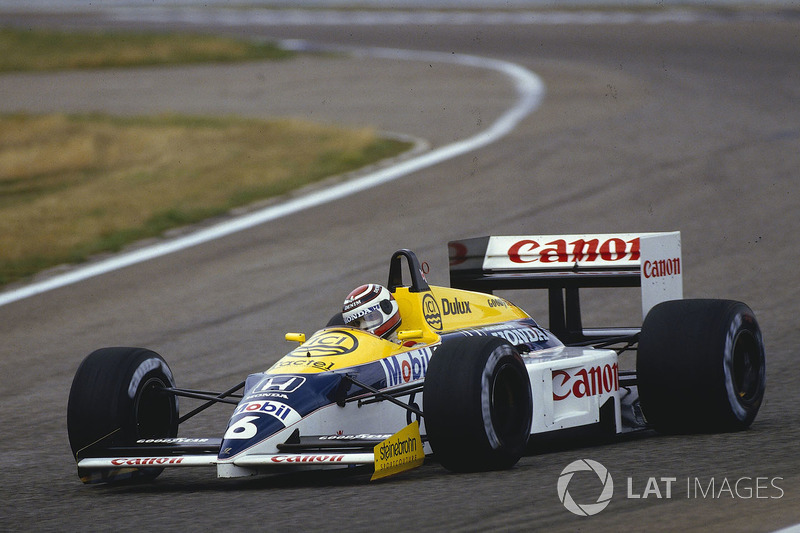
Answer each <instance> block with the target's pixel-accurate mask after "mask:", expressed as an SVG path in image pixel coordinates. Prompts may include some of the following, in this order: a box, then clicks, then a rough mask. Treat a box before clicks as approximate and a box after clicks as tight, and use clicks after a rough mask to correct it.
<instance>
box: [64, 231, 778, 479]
mask: <svg viewBox="0 0 800 533" xmlns="http://www.w3.org/2000/svg"><path fill="white" fill-rule="evenodd" d="M449 250H450V284H451V287H438V286H431V285H429V284H428V282H427V280H426V279H425V276H424V275H423V269H422V268H421V265H420V262H419V260H418V259H417V257H416V256H415V254H414V253H413V252H411V251H409V250H399V251H397V252H395V253H394V254H393V255H392V257H391V259H390V262H389V278H388V284H387V286H386V287H382V286H380V285H365V286H363V287H360V288H359V289H358V290H356V291H353V293H351V296H349V297H348V300H346V301H345V305H344V307H343V310H342V311H341V312H336V313H335V314H334V317H333V318H332V319H331V321H330V323H329V324H328V325H327V326H326V327H323V328H322V329H320V330H319V331H317V332H315V333H313V334H311V335H310V336H309V337H308V338H306V336H305V335H304V334H301V333H288V334H286V338H287V340H289V341H295V342H297V343H298V345H297V346H296V347H294V349H292V350H291V351H289V353H287V354H286V355H284V356H283V357H282V358H281V359H279V360H278V361H277V362H276V363H275V364H273V365H272V367H270V368H269V369H268V370H266V371H262V372H256V373H253V374H251V375H249V376H247V378H246V379H245V380H244V381H243V382H241V383H239V384H236V385H234V386H232V387H231V388H229V389H228V390H225V391H221V392H209V391H202V390H191V389H185V388H179V387H177V386H176V384H175V380H174V379H173V375H172V372H171V371H170V368H169V366H168V365H167V363H166V362H165V360H164V359H163V358H162V357H161V356H160V355H158V354H156V353H154V352H152V351H150V350H147V349H141V348H103V349H100V350H97V351H95V352H93V353H91V354H90V355H89V356H88V357H86V359H84V361H83V362H82V363H81V365H80V367H79V368H78V370H77V373H76V375H75V378H74V381H73V384H72V389H71V391H70V396H69V406H68V431H69V441H70V445H71V447H72V451H73V454H74V457H75V459H76V461H77V466H78V474H79V476H80V478H81V480H83V481H84V482H86V483H96V482H111V481H119V480H125V479H135V478H139V479H152V478H154V477H156V476H157V475H158V474H159V473H161V472H162V471H163V469H164V468H172V467H212V468H215V469H216V474H217V476H219V477H223V478H232V477H241V476H251V475H255V474H265V473H270V472H280V471H286V470H292V469H294V470H300V469H310V468H315V469H318V468H342V467H350V466H355V465H362V466H367V467H371V468H373V469H374V475H373V478H378V477H383V476H386V475H390V474H394V473H397V472H400V471H403V470H406V469H408V468H411V467H414V466H418V465H420V464H422V462H423V461H424V458H425V456H426V455H428V454H433V456H434V458H435V459H436V460H437V461H438V463H439V464H441V465H442V466H444V467H445V468H447V469H449V470H452V471H459V472H462V471H479V470H492V469H504V468H510V467H512V466H513V465H514V464H515V463H516V462H517V461H518V460H519V458H520V457H521V456H522V454H523V453H524V452H525V450H526V447H527V443H528V440H529V438H530V437H531V436H539V435H543V434H554V433H555V432H558V431H561V430H570V429H571V428H582V427H588V428H592V429H601V430H604V431H608V432H610V433H615V434H620V433H625V432H629V431H633V430H640V429H654V430H656V431H659V432H680V433H686V432H708V431H734V430H742V429H745V428H747V427H749V426H750V424H751V423H752V422H753V419H754V418H755V416H756V413H757V412H758V409H759V407H760V404H761V401H762V398H763V395H764V388H765V355H764V346H763V341H762V337H761V331H760V329H759V326H758V323H757V322H756V317H755V316H754V314H753V312H752V311H751V310H750V308H749V307H748V306H747V305H745V304H743V303H741V302H736V301H730V300H685V299H683V289H682V274H683V272H682V263H681V243H680V234H679V233H642V234H604V235H561V236H540V235H529V236H500V237H497V236H495V237H481V238H474V239H467V240H462V241H454V242H451V243H449ZM597 287H612V288H616V287H640V288H641V290H640V291H633V292H635V293H636V294H639V292H640V294H641V303H642V313H643V314H642V316H643V317H644V319H643V322H642V324H641V327H632V328H625V327H610V328H609V327H606V328H602V329H601V328H590V327H585V326H584V325H583V324H582V316H581V310H580V298H579V293H580V291H581V289H586V288H597ZM520 289H544V291H546V293H547V295H548V313H549V324H548V328H547V329H545V328H544V327H542V326H541V325H540V324H539V323H538V322H536V321H535V320H534V319H533V318H532V317H531V316H529V315H528V314H527V313H526V312H525V311H523V310H522V309H520V308H519V307H517V306H515V305H514V304H512V303H511V302H510V301H508V300H507V299H505V298H502V297H501V296H499V295H498V294H496V293H497V292H498V291H500V292H501V291H505V290H513V291H518V290H520ZM359 291H360V292H359ZM381 291H385V292H381ZM628 292H629V293H630V292H632V291H628ZM381 295H383V296H381ZM373 297H374V298H373ZM365 298H366V299H365ZM370 298H373V299H371V300H370ZM364 302H366V304H364ZM362 304H364V305H366V306H367V307H364V308H360V307H359V305H362ZM362 307H363V306H362ZM377 311H380V313H382V314H383V315H384V316H390V315H391V316H392V317H393V316H394V313H396V312H399V315H400V319H399V320H394V321H393V322H392V323H391V324H392V325H393V328H392V332H391V335H383V336H380V335H379V334H375V333H374V332H371V331H369V330H368V329H369V328H367V329H366V330H365V329H364V327H363V326H364V322H363V321H362V320H361V319H363V318H366V317H367V316H368V315H371V314H372V313H373V312H377ZM332 312H333V310H332ZM356 325H357V326H359V327H355V326H356ZM627 351H631V352H635V370H623V369H621V368H620V363H619V357H620V355H621V354H623V353H624V352H627ZM629 366H633V364H631V365H629ZM179 397H184V398H191V399H194V400H199V401H200V403H199V404H198V406H197V407H196V408H194V409H192V410H190V411H189V412H187V413H185V414H180V413H179V411H178V398H179ZM218 403H219V404H230V405H232V407H231V409H232V412H231V415H230V420H229V422H228V425H227V427H226V428H220V434H218V435H216V436H213V437H203V438H198V437H194V436H178V427H179V425H180V424H181V423H182V422H184V421H185V420H187V419H188V418H190V417H192V416H195V415H197V414H199V413H202V412H203V411H204V410H205V409H206V408H207V407H209V406H211V405H213V404H218ZM561 434H562V435H563V433H561Z"/></svg>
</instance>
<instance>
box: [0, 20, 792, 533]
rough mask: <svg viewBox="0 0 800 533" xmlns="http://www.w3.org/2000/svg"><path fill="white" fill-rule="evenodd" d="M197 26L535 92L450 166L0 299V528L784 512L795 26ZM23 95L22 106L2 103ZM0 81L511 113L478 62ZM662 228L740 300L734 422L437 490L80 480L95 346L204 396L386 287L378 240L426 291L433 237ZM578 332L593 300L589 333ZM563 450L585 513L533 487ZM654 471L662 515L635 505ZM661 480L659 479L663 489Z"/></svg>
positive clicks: (32, 90)
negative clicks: (757, 375) (500, 63)
mask: <svg viewBox="0 0 800 533" xmlns="http://www.w3.org/2000/svg"><path fill="white" fill-rule="evenodd" d="M37 20H38V21H39V22H44V23H54V21H53V20H44V19H37ZM59 22H60V23H64V22H68V21H67V20H66V18H64V17H61V20H60V21H59ZM89 22H91V23H92V24H97V25H103V24H106V23H104V22H102V21H99V20H98V21H89ZM25 23H32V22H29V21H26V22H25ZM84 23H87V21H82V24H84ZM209 29H212V30H214V31H216V30H217V29H219V31H226V32H231V31H233V32H235V33H237V34H240V35H246V36H253V37H270V38H306V39H310V40H312V41H314V42H320V43H331V44H345V45H353V46H386V47H393V48H403V49H418V50H434V51H444V52H456V53H459V54H474V55H478V56H486V57H494V58H500V59H504V60H508V61H512V62H515V63H517V64H520V65H523V66H525V67H526V68H529V69H531V70H533V71H535V72H536V73H537V74H538V75H539V76H540V77H541V78H542V79H543V80H544V82H545V84H546V86H547V95H546V97H545V99H544V101H543V103H542V106H541V108H539V109H538V110H537V111H536V112H535V113H533V114H531V115H530V116H529V117H527V118H526V119H525V120H524V121H523V122H522V123H521V124H520V125H519V126H518V127H517V128H516V129H515V130H514V131H513V132H512V133H510V134H509V135H508V136H506V137H504V138H503V139H501V140H500V141H498V142H496V143H494V144H491V145H489V146H487V147H484V148H482V149H480V150H477V151H475V152H473V153H470V154H468V155H464V156H461V157H458V158H455V159H453V160H450V161H448V162H445V163H442V164H439V165H436V166H434V167H431V168H428V169H426V170H424V171H421V172H418V173H415V174H412V175H409V176H407V177H405V178H403V179H401V180H398V181H394V182H391V183H389V184H386V185H383V186H381V187H378V188H375V189H371V190H369V191H365V192H362V193H360V194H358V195H356V196H351V197H348V198H345V199H341V200H338V201H336V202H334V203H330V204H326V205H323V206H320V207H316V208H314V209H313V210H310V211H305V212H301V213H298V214H295V215H292V216H289V217H286V218H282V219H279V220H276V221H273V222H270V223H268V224H265V225H263V226H259V227H256V228H253V229H251V230H248V231H244V232H241V233H237V234H235V235H232V236H230V237H227V238H225V239H222V240H218V241H214V242H210V243H207V244H204V245H202V246H198V247H194V248H191V249H188V250H185V251H182V252H180V253H175V254H172V255H169V256H165V257H162V258H160V259H157V260H153V261H150V262H147V263H143V264H139V265H136V266H132V267H129V268H126V269H123V270H120V271H117V272H112V273H109V274H106V275H103V276H100V277H96V278H93V279H90V280H87V281H83V282H81V283H78V284H74V285H70V286H67V287H64V288H62V289H59V290H54V291H51V292H48V293H45V294H41V295H38V296H34V297H30V298H26V299H23V300H20V301H17V302H14V303H11V304H8V305H6V306H3V307H0V338H2V348H0V375H2V378H1V381H0V385H1V386H0V427H2V436H3V441H4V442H3V450H4V451H3V453H2V454H0V471H1V472H2V474H0V477H1V478H2V486H1V487H0V516H2V518H3V521H2V526H0V528H2V529H11V530H15V529H20V530H21V529H25V530H29V529H40V530H97V531H103V530H115V531H133V530H135V531H145V530H170V531H175V530H188V529H195V530H196V529H203V530H211V529H222V528H226V529H227V528H230V529H240V528H247V529H250V530H266V529H274V530H276V531H286V530H323V529H325V530H329V529H347V530H355V531H367V530H412V529H423V530H465V531H484V530H498V529H502V530H528V529H540V530H544V529H552V530H567V531H569V530H573V531H575V530H580V531H617V530H620V529H626V530H647V531H674V530H679V529H680V530H687V531H689V530H692V531H700V530H702V531H714V530H716V531H722V530H724V531H771V530H775V529H778V528H780V527H784V526H786V525H789V524H794V523H798V522H800V473H799V472H800V459H798V453H797V451H798V445H797V442H798V441H799V440H800V429H799V427H798V421H799V420H798V418H800V417H798V410H797V405H798V400H799V399H800V392H798V390H799V389H798V386H797V383H798V381H800V370H798V369H797V364H796V362H795V353H796V346H797V345H798V341H800V328H799V327H798V325H797V320H796V318H795V317H796V310H797V304H796V302H797V301H798V298H799V297H800V294H799V293H800V288H798V274H797V265H798V263H800V253H798V248H797V244H798V239H797V237H796V236H795V235H796V234H797V233H798V231H800V217H798V212H800V200H799V199H798V192H797V184H796V174H797V169H798V168H800V150H798V146H800V143H799V142H798V140H800V106H798V105H797V102H798V100H800V79H799V78H798V72H799V70H798V66H799V64H798V61H800V59H799V57H798V51H797V50H798V47H797V43H798V35H800V22H798V21H797V20H787V21H771V22H763V21H747V20H744V21H742V20H738V21H727V22H725V21H723V22H718V23H703V24H693V23H682V24H660V25H631V24H626V25H614V24H602V25H584V24H574V25H524V26H513V27H501V26H492V25H486V26H481V25H477V26H447V25H443V26H435V27H434V26H429V25H422V26H413V25H410V26H403V27H387V26H381V27H367V26H364V27H352V28H348V27H323V28H314V27H302V26H293V27H285V28H277V27H263V26H245V27H237V28H234V29H232V28H231V27H224V28H222V27H220V28H214V27H213V25H212V26H209ZM20 80H22V82H20ZM19 83H22V86H23V87H27V88H28V90H27V91H23V93H27V96H26V95H25V94H19V95H17V96H15V97H14V98H16V100H14V102H16V103H9V102H12V100H11V98H10V97H9V98H6V95H7V94H8V95H11V94H14V93H13V92H12V90H11V88H13V87H18V85H17V84H19ZM54 87H55V88H56V89H55V90H54V89H53V88H54ZM0 91H2V92H3V95H4V98H3V103H2V110H3V111H9V110H14V109H15V110H29V111H53V110H65V111H75V110H91V109H103V110H107V111H110V112H119V113H150V112H158V111H162V110H167V109H168V110H175V111H181V112H183V111H186V112H198V113H225V114H229V113H242V114H247V115H257V116H267V117H268V116H274V115H293V116H305V117H310V118H312V119H318V120H325V121H334V122H340V123H346V124H370V125H374V126H376V127H378V128H381V129H385V130H389V131H395V132H401V133H405V134H410V135H414V136H417V137H420V138H423V139H426V140H428V141H429V142H430V144H431V146H432V147H436V146H441V145H444V144H447V143H449V142H452V141H454V140H458V139H462V138H464V137H467V136H469V135H472V134H474V133H476V132H477V131H479V130H480V128H482V127H485V126H486V124H488V123H490V122H491V120H493V119H494V118H496V117H497V116H499V115H500V114H501V113H502V112H503V111H504V110H505V109H506V108H507V107H508V106H509V105H511V103H512V101H513V99H514V91H513V87H512V86H511V84H510V83H509V81H508V79H506V78H504V77H503V76H501V75H498V74H496V73H488V72H481V71H476V70H475V69H469V68H465V67H457V66H446V65H432V64H419V63H414V62H391V61H377V60H368V59H359V60H354V59H348V58H342V57H339V58H327V59H321V58H313V57H311V58H305V57H304V58H300V59H297V60H294V61H293V62H289V63H283V64H273V63H269V64H248V65H242V66H225V67H213V68H212V67H205V66H198V67H176V68H155V69H138V70H137V71H136V72H135V73H129V72H124V71H113V72H111V71H106V72H92V73H75V74H73V73H59V74H34V75H6V76H3V77H0ZM148 91H149V92H148ZM143 93H144V94H143ZM59 99H60V100H59ZM12 108H14V109H12ZM660 230H680V231H681V232H682V237H683V263H684V292H685V295H686V296H687V297H722V298H732V299H738V300H742V301H745V302H747V303H749V304H750V305H751V307H753V309H754V310H755V311H756V314H757V316H758V317H759V321H760V323H761V326H762V329H763V332H764V337H765V339H766V344H767V357H768V376H767V397H766V401H765V403H764V405H763V406H762V409H761V412H760V414H759V417H758V418H757V419H756V421H755V423H754V424H753V426H752V428H751V429H750V430H748V431H745V432H742V433H735V434H722V435H679V436H659V435H650V434H647V435H642V436H641V437H640V438H636V439H628V440H624V441H621V442H616V443H613V444H610V445H603V446H588V445H584V444H581V443H579V442H572V441H570V442H563V443H561V445H562V447H563V448H566V449H563V448H562V449H546V450H543V451H540V452H539V453H534V454H531V455H529V456H526V457H524V458H523V459H522V460H521V461H520V462H519V464H518V465H517V466H516V467H515V468H513V469H512V470H509V471H504V472H493V473H481V474H466V475H456V474H450V473H448V472H446V471H445V470H444V469H443V468H441V467H440V466H439V465H438V464H437V463H436V462H435V461H428V462H427V463H426V464H425V466H423V467H422V468H419V469H417V470H414V471H412V472H408V473H406V474H403V475H401V476H397V477H394V478H389V479H387V480H385V481H381V482H373V483H370V482H369V480H368V478H369V475H368V473H363V472H361V473H359V472H356V473H352V474H349V475H342V474H335V475H331V474H324V475H320V474H304V475H299V476H297V475H293V476H269V477H262V478H257V479H247V480H218V479H216V478H215V477H214V474H213V472H212V471H208V470H202V469H201V470H185V469H181V470H173V471H168V472H166V473H165V474H163V475H162V476H161V477H160V478H159V479H158V480H157V482H155V483H153V484H149V485H141V486H133V487H107V486H101V487H88V486H83V485H81V484H80V482H79V481H78V479H77V477H76V474H75V468H74V462H73V461H72V458H71V457H70V452H69V445H68V443H67V438H66V403H67V395H68V391H69V386H70V383H71V380H72V376H73V374H74V372H75V369H76V368H77V366H78V364H79V362H80V360H81V359H82V358H83V356H84V355H85V354H87V353H88V352H90V351H91V350H93V349H94V348H96V347H100V346H109V345H139V346H146V347H149V348H152V349H154V350H156V351H158V352H160V353H162V354H163V355H164V356H165V357H166V358H167V360H168V361H169V363H170V365H171V367H172V369H173V372H174V373H175V375H176V378H177V380H178V384H179V385H181V386H190V387H197V388H211V389H224V388H226V387H227V386H229V385H231V384H233V383H237V382H238V381H239V380H240V379H241V378H242V376H244V375H246V374H247V373H249V372H251V371H258V370H261V369H264V368H267V367H268V366H270V364H271V363H272V362H274V361H275V360H276V359H277V358H278V357H280V355H281V354H282V353H285V352H286V351H287V350H288V347H287V345H286V343H285V341H284V340H283V333H284V332H285V331H296V330H303V331H306V332H309V331H311V330H313V329H315V328H316V327H319V326H321V325H323V324H324V323H325V321H326V320H327V319H328V317H329V316H330V315H331V314H332V313H333V312H334V311H335V310H336V308H337V307H338V305H339V303H340V301H341V300H342V298H343V296H344V295H345V294H347V292H348V291H349V290H350V289H352V288H353V287H355V286H357V285H359V284H361V283H363V282H367V281H378V282H381V281H384V280H385V278H386V277H387V264H388V259H389V256H390V255H391V253H392V252H393V251H394V250H395V249H398V248H411V249H414V250H415V251H416V252H417V253H418V255H420V257H421V258H422V259H423V260H425V261H427V262H428V263H429V264H430V267H431V272H430V274H429V281H430V282H431V283H434V284H444V285H446V284H447V283H448V275H447V259H446V253H447V251H446V242H447V241H448V240H450V239H453V238H459V237H468V236H477V235H486V234H525V233H537V234H543V233H580V232H628V231H660ZM629 296H631V295H629V294H626V295H624V297H623V298H620V297H618V296H617V295H615V294H614V293H606V292H603V293H601V294H598V295H596V302H597V305H596V308H610V309H613V310H617V309H619V311H620V312H621V313H623V314H627V315H630V314H631V311H630V309H631V305H630V304H628V303H627V301H626V300H629ZM515 297H516V299H517V300H518V301H519V303H521V304H523V305H525V306H527V307H531V308H533V309H534V310H535V309H536V308H537V307H538V306H540V304H539V303H538V302H537V301H535V300H533V299H532V298H531V297H530V296H528V295H515ZM621 300H625V301H621ZM634 308H635V306H634ZM634 314H635V313H634ZM601 315H602V314H601V313H600V312H599V311H597V312H595V311H593V310H589V317H590V319H589V320H598V321H599V320H602V319H603V318H604V317H605V316H606V315H602V317H601ZM612 317H613V315H612ZM612 320H613V319H612ZM608 322H611V321H610V320H609V321H608ZM226 417H227V412H226V410H225V409H224V408H221V409H217V410H215V412H214V413H213V414H212V415H211V416H209V417H207V418H205V419H203V420H198V421H194V422H192V425H191V427H189V428H186V430H185V431H184V430H183V429H182V432H181V435H183V436H197V435H218V434H219V432H220V431H221V428H223V427H224V424H225V421H226ZM584 458H588V459H593V460H595V461H599V462H600V463H602V464H603V465H605V466H606V467H607V468H608V471H609V473H610V474H611V475H612V476H613V479H614V483H615V491H614V498H613V499H612V501H611V503H610V504H609V506H608V507H607V508H606V509H605V510H604V511H602V512H601V513H600V514H598V515H596V516H593V517H590V518H584V517H577V516H574V515H572V514H571V513H569V512H568V511H567V510H566V509H565V508H564V506H563V505H562V504H561V503H560V502H559V499H558V495H557V493H556V483H557V480H558V477H559V474H560V472H561V471H562V469H564V467H566V466H567V465H568V464H569V463H571V462H572V461H575V460H578V459H584ZM650 478H655V481H654V482H650V483H657V484H658V487H659V488H658V493H659V494H660V495H661V496H662V497H661V498H657V497H656V496H657V494H656V492H654V490H653V486H652V485H651V487H650V488H651V490H650V491H646V489H647V484H648V482H649V480H650ZM661 478H674V479H675V481H674V482H672V483H671V494H670V496H671V497H670V498H667V497H666V486H667V485H668V484H669V482H667V481H663V480H661ZM712 481H713V482H714V487H715V488H714V489H713V491H712V492H713V493H714V494H713V496H715V497H712V494H709V493H708V486H709V484H710V483H711V482H712ZM737 481H738V482H739V484H738V487H737V486H736V482H737ZM725 483H727V484H728V486H729V488H728V490H724V486H725ZM578 485H579V484H578V483H577V482H576V483H573V484H571V485H570V491H571V493H572V495H573V496H574V497H575V499H576V500H579V499H581V498H583V499H584V500H591V499H592V498H596V497H597V495H598V494H599V483H598V481H597V479H596V478H595V479H594V480H592V479H591V478H589V477H587V478H583V480H582V482H581V485H582V486H580V487H579V486H578ZM698 486H700V487H701V488H702V491H705V492H706V494H705V495H703V494H702V493H699V492H698V490H697V487H698ZM748 487H749V488H750V489H751V490H750V491H748V490H747V489H748ZM582 489H583V490H582ZM734 489H738V490H734ZM645 493H647V496H648V497H646V498H644V497H640V498H633V497H629V495H634V496H635V495H638V496H643V495H644V494H645ZM748 495H749V496H750V497H748ZM757 496H758V497H757Z"/></svg>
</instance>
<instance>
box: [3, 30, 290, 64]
mask: <svg viewBox="0 0 800 533" xmlns="http://www.w3.org/2000/svg"><path fill="white" fill-rule="evenodd" d="M0 50H2V51H3V53H2V54H0V72H2V71H30V70H52V69H76V68H103V67H131V66H139V65H160V64H174V63H196V62H209V61H214V62H225V61H242V60H251V59H284V58H288V57H292V56H293V55H294V54H293V53H292V52H289V51H286V50H282V49H280V48H279V47H277V46H275V45H274V44H270V43H261V42H253V41H245V40H237V39H232V38H228V37H221V36H213V35H195V34H181V33H171V34H151V33H121V32H116V33H102V32H97V33H92V32H80V33H78V32H59V31H51V30H33V29H31V30H18V29H11V28H8V29H0Z"/></svg>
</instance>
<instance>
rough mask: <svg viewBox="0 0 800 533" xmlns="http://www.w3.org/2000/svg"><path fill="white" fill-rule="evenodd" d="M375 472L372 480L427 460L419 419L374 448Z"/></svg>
mask: <svg viewBox="0 0 800 533" xmlns="http://www.w3.org/2000/svg"><path fill="white" fill-rule="evenodd" d="M373 454H374V456H375V473H374V474H372V480H375V479H380V478H383V477H386V476H391V475H393V474H398V473H400V472H404V471H406V470H410V469H412V468H416V467H418V466H422V463H423V462H424V461H425V451H424V450H423V449H422V437H420V434H419V421H416V420H415V421H414V422H412V423H411V424H409V425H407V426H406V427H404V428H403V429H401V430H400V431H398V432H397V433H395V434H394V435H392V436H391V437H389V438H388V439H386V440H384V441H383V442H381V443H380V444H377V445H376V446H375V448H373Z"/></svg>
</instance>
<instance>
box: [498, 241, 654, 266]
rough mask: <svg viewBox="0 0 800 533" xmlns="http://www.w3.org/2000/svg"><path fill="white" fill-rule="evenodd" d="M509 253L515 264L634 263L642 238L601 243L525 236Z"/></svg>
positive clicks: (639, 254) (637, 258)
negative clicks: (543, 241)
mask: <svg viewBox="0 0 800 533" xmlns="http://www.w3.org/2000/svg"><path fill="white" fill-rule="evenodd" d="M507 255H508V259H509V260H510V261H511V262H512V263H517V264H528V263H545V264H554V266H555V265H556V264H559V263H561V264H563V263H569V264H572V263H582V262H585V263H599V262H628V261H631V262H634V261H638V260H639V258H640V256H641V253H640V241H639V237H636V238H633V239H630V240H627V241H626V240H623V239H621V238H619V237H610V238H608V239H606V240H604V241H602V242H601V241H600V239H597V238H595V239H592V238H590V239H576V240H574V241H570V242H567V241H566V240H565V239H555V240H552V241H549V242H546V243H539V242H537V241H535V240H533V239H522V240H519V241H517V242H515V243H513V244H512V245H511V246H509V248H508V252H507Z"/></svg>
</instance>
